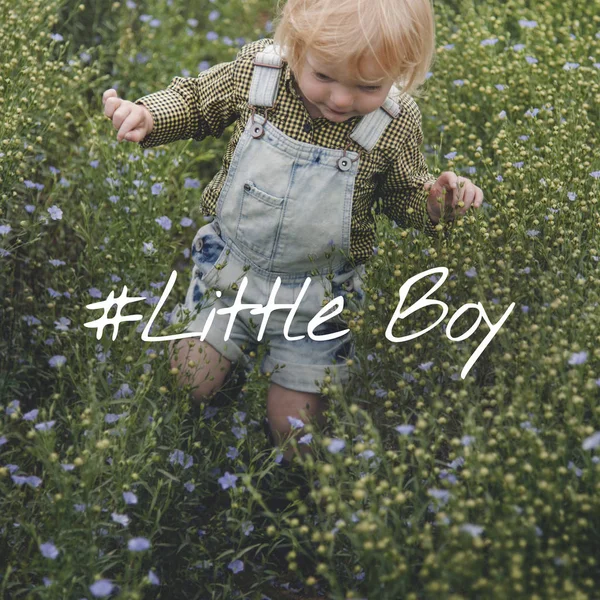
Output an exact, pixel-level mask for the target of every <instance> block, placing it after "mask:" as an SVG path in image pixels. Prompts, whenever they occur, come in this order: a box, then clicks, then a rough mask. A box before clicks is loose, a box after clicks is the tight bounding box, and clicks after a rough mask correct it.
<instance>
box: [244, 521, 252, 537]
mask: <svg viewBox="0 0 600 600" xmlns="http://www.w3.org/2000/svg"><path fill="white" fill-rule="evenodd" d="M242 531H243V532H244V535H246V536H248V535H250V533H252V532H253V531H254V525H252V521H244V522H243V523H242Z"/></svg>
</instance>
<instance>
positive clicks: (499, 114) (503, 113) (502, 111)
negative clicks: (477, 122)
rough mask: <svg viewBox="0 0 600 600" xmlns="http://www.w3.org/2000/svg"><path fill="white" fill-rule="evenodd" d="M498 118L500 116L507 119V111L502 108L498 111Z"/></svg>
mask: <svg viewBox="0 0 600 600" xmlns="http://www.w3.org/2000/svg"><path fill="white" fill-rule="evenodd" d="M498 118H499V119H506V111H505V110H501V111H500V112H499V113H498Z"/></svg>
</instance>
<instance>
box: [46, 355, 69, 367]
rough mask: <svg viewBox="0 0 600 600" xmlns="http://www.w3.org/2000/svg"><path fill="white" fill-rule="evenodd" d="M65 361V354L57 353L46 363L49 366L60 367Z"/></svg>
mask: <svg viewBox="0 0 600 600" xmlns="http://www.w3.org/2000/svg"><path fill="white" fill-rule="evenodd" d="M66 362H67V357H66V356H63V355H62V354H57V355H56V356H53V357H52V358H51V359H50V360H49V361H48V364H49V365H50V366H51V367H62V366H63V365H64V364H65V363H66Z"/></svg>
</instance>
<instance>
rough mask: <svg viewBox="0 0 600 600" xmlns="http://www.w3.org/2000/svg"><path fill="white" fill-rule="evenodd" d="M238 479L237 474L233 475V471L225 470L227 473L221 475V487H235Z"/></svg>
mask: <svg viewBox="0 0 600 600" xmlns="http://www.w3.org/2000/svg"><path fill="white" fill-rule="evenodd" d="M237 480H238V478H237V476H236V475H232V474H231V473H229V471H226V472H225V475H223V477H219V480H218V481H219V483H220V484H221V488H222V489H224V490H226V489H228V488H230V487H232V488H234V487H235V482H236V481H237Z"/></svg>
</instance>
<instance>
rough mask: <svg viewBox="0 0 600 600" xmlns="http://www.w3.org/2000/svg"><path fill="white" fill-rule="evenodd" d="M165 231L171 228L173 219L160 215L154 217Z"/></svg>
mask: <svg viewBox="0 0 600 600" xmlns="http://www.w3.org/2000/svg"><path fill="white" fill-rule="evenodd" d="M154 220H155V221H156V222H157V223H158V224H159V225H160V226H161V227H162V228H163V229H164V230H165V231H169V229H171V219H169V217H164V216H163V217H158V218H156V219H154Z"/></svg>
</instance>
